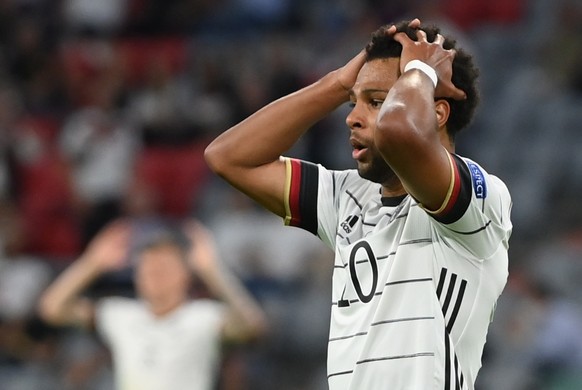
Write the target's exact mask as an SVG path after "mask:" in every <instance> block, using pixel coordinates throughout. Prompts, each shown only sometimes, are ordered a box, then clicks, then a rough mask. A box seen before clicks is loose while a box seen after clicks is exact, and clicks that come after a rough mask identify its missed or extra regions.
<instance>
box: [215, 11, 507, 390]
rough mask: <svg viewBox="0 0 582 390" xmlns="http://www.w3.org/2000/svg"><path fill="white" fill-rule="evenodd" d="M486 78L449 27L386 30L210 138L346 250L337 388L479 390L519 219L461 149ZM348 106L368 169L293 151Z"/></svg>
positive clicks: (338, 305) (226, 168)
mask: <svg viewBox="0 0 582 390" xmlns="http://www.w3.org/2000/svg"><path fill="white" fill-rule="evenodd" d="M477 75H478V71H477V69H476V68H475V66H474V64H473V61H472V58H471V56H470V55H468V54H467V53H466V52H464V51H463V50H461V49H458V48H457V47H455V42H454V41H453V40H451V39H450V38H445V37H443V36H442V35H441V34H440V30H439V29H438V28H436V27H427V26H420V22H419V21H418V20H413V21H412V22H410V23H409V22H401V23H400V24H399V25H398V26H384V27H382V28H380V29H378V30H377V31H376V32H375V33H374V34H373V35H372V40H371V41H370V42H369V43H368V45H367V46H366V49H365V50H364V51H362V52H360V53H359V54H358V55H356V56H355V57H354V58H353V59H352V60H351V61H350V62H348V63H347V64H346V65H345V66H343V67H341V68H339V69H337V70H335V71H332V72H330V73H328V74H327V75H326V76H324V77H323V78H321V79H320V80H319V81H317V82H315V83H313V84H311V85H309V86H307V87H306V88H303V89H301V90H299V91H297V92H295V93H293V94H290V95H287V96H285V97H283V98H281V99H279V100H276V101H274V102H273V103H271V104H269V105H267V106H266V107H264V108H263V109H261V110H259V111H258V112H256V113H255V114H253V115H251V116H250V117H249V118H247V119H245V120H244V121H242V122H241V123H239V124H237V125H235V126H234V127H232V128H230V129H229V130H228V131H226V132H225V133H223V134H222V135H220V136H219V137H218V138H216V139H215V140H214V141H213V142H212V143H211V144H210V145H209V147H208V148H207V149H206V153H205V156H206V159H207V162H208V164H209V165H210V167H211V169H213V170H214V171H215V172H216V173H217V174H218V175H220V176H221V177H223V178H224V179H226V180H227V181H228V182H229V183H230V184H232V185H233V186H234V187H236V188H237V189H239V190H241V191H242V192H244V193H246V194H247V195H248V196H250V197H251V198H253V199H254V200H256V201H257V202H258V203H260V204H261V205H263V206H264V207H265V208H267V209H268V210H270V211H272V212H273V213H275V214H277V215H279V216H280V217H283V218H284V219H285V223H286V224H287V225H291V226H297V227H301V228H303V229H305V230H307V231H309V232H311V233H313V234H315V235H317V236H318V237H319V238H320V239H321V240H322V241H324V242H325V243H326V244H327V245H328V246H329V247H330V248H332V249H334V250H335V253H336V257H335V263H334V273H333V293H332V294H333V298H332V309H331V311H332V314H331V327H330V334H329V343H328V382H329V387H330V389H334V390H335V389H379V388H386V386H389V387H390V388H391V389H404V388H406V389H428V388H433V389H436V388H444V389H447V388H452V387H455V388H457V389H474V383H475V380H476V377H477V373H478V371H479V369H480V367H481V355H482V352H483V347H484V344H485V340H486V335H487V330H488V326H489V323H490V320H491V318H492V317H491V316H492V314H493V312H494V309H495V304H496V301H497V298H498V297H499V295H500V294H501V291H502V290H503V288H504V286H505V283H506V279H507V275H508V256H507V250H508V240H509V237H510V235H511V231H512V224H511V221H510V210H511V205H512V203H511V197H510V195H509V192H508V190H507V188H506V186H505V184H504V183H503V182H502V181H501V180H500V179H498V178H497V177H495V176H493V175H490V174H489V173H487V172H486V171H485V170H484V169H483V168H482V167H481V166H479V165H478V164H477V163H475V162H474V161H472V160H470V159H468V158H464V157H461V156H459V155H457V154H456V153H455V136H456V134H457V132H458V131H460V130H462V129H463V128H465V127H466V126H467V125H468V124H469V123H470V121H471V119H472V115H473V112H474V109H475V107H476V105H477V103H478V93H477V88H476V79H477ZM347 102H350V103H351V106H352V111H351V112H350V114H349V115H348V117H347V119H346V123H347V125H348V127H349V133H350V143H351V145H352V147H353V153H352V157H353V158H354V159H355V160H356V161H357V171H356V170H346V171H331V170H328V169H326V168H324V167H323V166H321V165H319V166H318V165H315V164H312V163H309V162H306V161H300V160H297V159H291V158H284V157H281V156H282V155H283V154H285V153H287V152H288V150H289V149H290V148H291V147H292V146H293V145H294V144H295V143H296V142H297V141H298V140H299V138H300V137H301V136H302V135H303V134H304V133H305V132H306V131H307V130H308V129H309V128H310V127H311V126H313V125H314V124H315V123H316V122H318V121H320V120H321V119H323V118H324V117H326V116H327V115H329V114H330V113H331V112H332V111H334V110H335V109H336V108H338V107H339V106H340V105H342V104H344V103H347Z"/></svg>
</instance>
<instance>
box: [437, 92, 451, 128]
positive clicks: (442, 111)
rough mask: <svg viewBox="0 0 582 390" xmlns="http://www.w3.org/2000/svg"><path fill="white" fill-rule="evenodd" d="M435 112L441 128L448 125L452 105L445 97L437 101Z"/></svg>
mask: <svg viewBox="0 0 582 390" xmlns="http://www.w3.org/2000/svg"><path fill="white" fill-rule="evenodd" d="M435 112H436V116H437V123H438V127H439V129H440V128H442V127H444V126H446V124H447V121H448V120H449V115H450V113H451V106H450V105H449V102H448V101H446V100H445V99H439V100H437V101H436V102H435Z"/></svg>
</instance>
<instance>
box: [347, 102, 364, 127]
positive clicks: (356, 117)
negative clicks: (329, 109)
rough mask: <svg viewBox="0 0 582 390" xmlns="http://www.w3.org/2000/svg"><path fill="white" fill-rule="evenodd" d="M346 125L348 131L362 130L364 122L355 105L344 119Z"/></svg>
mask: <svg viewBox="0 0 582 390" xmlns="http://www.w3.org/2000/svg"><path fill="white" fill-rule="evenodd" d="M346 124H347V125H348V127H349V128H350V129H356V128H362V127H363V125H364V120H363V117H362V115H361V114H360V113H359V110H358V105H357V104H356V105H355V106H354V107H353V108H352V110H351V111H350V113H349V114H348V116H347V117H346Z"/></svg>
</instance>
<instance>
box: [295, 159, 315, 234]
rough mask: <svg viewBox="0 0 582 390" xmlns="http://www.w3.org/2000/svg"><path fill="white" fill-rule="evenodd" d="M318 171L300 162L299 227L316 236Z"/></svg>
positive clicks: (313, 165) (309, 164) (308, 163)
mask: <svg viewBox="0 0 582 390" xmlns="http://www.w3.org/2000/svg"><path fill="white" fill-rule="evenodd" d="M318 186H319V169H318V168H317V165H315V164H313V163H310V162H306V161H301V189H300V192H299V207H300V209H301V211H300V213H301V227H302V228H303V229H305V230H307V231H308V232H310V233H312V234H315V235H317V225H318V224H317V196H318V193H319V188H318Z"/></svg>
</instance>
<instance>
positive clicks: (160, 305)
mask: <svg viewBox="0 0 582 390" xmlns="http://www.w3.org/2000/svg"><path fill="white" fill-rule="evenodd" d="M185 301H186V300H185V299H179V300H178V299H172V300H170V299H164V300H162V299H158V300H151V301H148V302H147V303H148V306H149V309H150V311H151V312H152V314H153V315H154V316H156V317H164V316H165V315H168V314H170V313H171V312H173V311H174V310H176V309H177V308H178V307H180V306H182V304H183V303H184V302H185Z"/></svg>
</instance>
